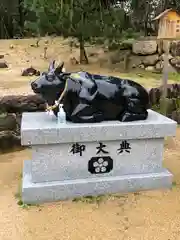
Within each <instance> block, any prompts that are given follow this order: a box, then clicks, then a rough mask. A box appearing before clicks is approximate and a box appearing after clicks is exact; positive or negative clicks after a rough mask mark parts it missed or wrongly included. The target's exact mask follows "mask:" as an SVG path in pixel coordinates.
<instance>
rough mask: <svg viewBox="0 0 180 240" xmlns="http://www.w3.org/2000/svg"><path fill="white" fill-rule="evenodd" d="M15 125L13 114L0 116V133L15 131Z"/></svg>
mask: <svg viewBox="0 0 180 240" xmlns="http://www.w3.org/2000/svg"><path fill="white" fill-rule="evenodd" d="M16 124H17V123H16V116H15V114H0V131H5V130H10V131H16V126H17V125H16Z"/></svg>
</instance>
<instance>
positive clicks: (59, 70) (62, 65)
mask: <svg viewBox="0 0 180 240" xmlns="http://www.w3.org/2000/svg"><path fill="white" fill-rule="evenodd" d="M64 70H65V69H64V62H62V64H61V65H59V66H58V67H57V68H56V69H55V73H56V74H60V73H63V72H65V71H64Z"/></svg>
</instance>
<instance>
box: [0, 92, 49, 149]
mask: <svg viewBox="0 0 180 240" xmlns="http://www.w3.org/2000/svg"><path fill="white" fill-rule="evenodd" d="M44 110H45V102H44V100H43V99H41V98H40V97H39V96H36V95H28V96H5V97H2V98H0V111H1V112H0V150H7V149H10V148H13V147H16V146H20V145H21V140H20V127H21V116H22V113H23V112H37V111H44Z"/></svg>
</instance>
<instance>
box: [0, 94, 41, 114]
mask: <svg viewBox="0 0 180 240" xmlns="http://www.w3.org/2000/svg"><path fill="white" fill-rule="evenodd" d="M43 110H45V101H44V100H43V99H42V98H41V97H40V96H38V95H33V94H32V95H27V96H21V95H18V96H16V95H14V96H4V97H1V98H0V111H1V112H8V113H22V112H26V111H27V112H35V111H43Z"/></svg>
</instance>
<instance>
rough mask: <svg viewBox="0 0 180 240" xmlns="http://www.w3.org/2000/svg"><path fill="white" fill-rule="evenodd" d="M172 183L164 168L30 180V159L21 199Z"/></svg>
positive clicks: (31, 200)
mask: <svg viewBox="0 0 180 240" xmlns="http://www.w3.org/2000/svg"><path fill="white" fill-rule="evenodd" d="M171 185H172V174H171V173H170V172H169V171H167V170H166V169H162V171H161V172H159V173H148V174H132V175H131V174H129V175H125V176H116V177H100V178H93V179H77V180H68V181H66V180H64V181H54V182H47V183H44V182H42V183H32V179H31V161H28V160H27V161H25V162H24V170H23V186H22V200H23V202H24V203H29V204H37V203H45V202H55V201H59V200H67V199H73V198H79V197H83V196H98V195H104V194H113V193H128V192H137V191H138V192H139V191H146V190H155V189H166V188H171Z"/></svg>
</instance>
